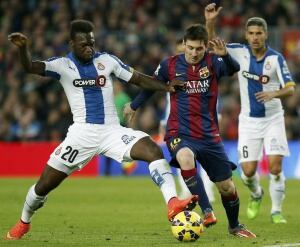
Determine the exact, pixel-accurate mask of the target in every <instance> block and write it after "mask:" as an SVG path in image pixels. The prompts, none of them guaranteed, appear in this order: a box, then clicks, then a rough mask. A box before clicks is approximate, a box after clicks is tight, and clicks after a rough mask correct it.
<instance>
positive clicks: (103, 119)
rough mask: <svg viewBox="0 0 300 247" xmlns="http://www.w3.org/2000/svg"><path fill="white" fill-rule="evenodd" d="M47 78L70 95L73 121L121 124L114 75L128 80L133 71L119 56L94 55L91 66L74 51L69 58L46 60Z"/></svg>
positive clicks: (68, 96)
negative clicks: (115, 96)
mask: <svg viewBox="0 0 300 247" xmlns="http://www.w3.org/2000/svg"><path fill="white" fill-rule="evenodd" d="M44 63H45V65H46V71H45V75H46V76H50V77H53V78H55V79H57V80H59V81H60V83H61V84H62V86H63V88H64V90H65V93H66V95H67V98H68V101H69V104H70V108H71V111H72V113H73V121H74V122H77V123H93V124H118V123H119V119H118V116H117V111H116V107H115V104H114V94H113V85H112V83H113V80H112V74H114V75H115V76H116V77H118V78H119V79H121V80H123V81H126V82H127V81H129V80H130V78H131V76H132V73H133V72H132V71H133V70H132V69H131V68H130V67H129V66H127V65H125V64H124V63H122V62H121V61H120V60H119V59H118V58H117V57H115V56H112V55H110V54H107V53H99V52H97V53H95V55H94V57H93V60H92V61H91V62H90V63H86V64H82V63H80V62H79V61H78V60H77V59H76V58H75V56H74V54H73V53H72V52H71V53H69V54H68V55H67V56H66V57H57V58H51V59H48V60H47V61H44Z"/></svg>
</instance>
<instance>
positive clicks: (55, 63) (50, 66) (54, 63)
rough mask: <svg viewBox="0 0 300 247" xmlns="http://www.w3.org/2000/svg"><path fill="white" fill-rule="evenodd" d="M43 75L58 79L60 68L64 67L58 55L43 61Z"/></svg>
mask: <svg viewBox="0 0 300 247" xmlns="http://www.w3.org/2000/svg"><path fill="white" fill-rule="evenodd" d="M43 63H44V64H45V76H48V77H51V78H53V79H56V80H60V77H61V72H62V69H63V68H64V64H63V59H62V58H60V57H52V58H49V59H47V60H45V61H43Z"/></svg>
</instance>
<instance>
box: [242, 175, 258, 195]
mask: <svg viewBox="0 0 300 247" xmlns="http://www.w3.org/2000/svg"><path fill="white" fill-rule="evenodd" d="M241 178H242V180H243V183H244V184H245V185H246V186H247V187H248V188H249V190H250V191H251V196H252V197H254V198H259V197H261V196H262V188H261V186H260V185H259V175H258V173H257V172H256V173H255V174H254V175H253V176H252V177H247V176H246V175H245V174H244V173H243V172H242V174H241Z"/></svg>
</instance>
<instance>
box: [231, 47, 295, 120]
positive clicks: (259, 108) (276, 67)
mask: <svg viewBox="0 0 300 247" xmlns="http://www.w3.org/2000/svg"><path fill="white" fill-rule="evenodd" d="M227 50H228V52H229V54H230V55H231V56H232V57H233V58H235V59H236V60H237V61H238V62H239V64H240V71H239V72H238V79H239V84H240V95H241V115H243V116H246V117H255V118H262V117H271V116H274V115H277V114H280V113H281V114H283V109H282V104H281V100H280V99H277V98H276V99H275V98H274V99H272V100H271V101H269V102H266V103H260V102H258V101H257V100H256V98H255V93H257V92H261V91H274V90H279V89H280V88H283V87H286V86H291V85H295V83H294V81H293V79H292V76H291V74H290V72H289V69H288V67H287V63H286V61H285V59H284V58H283V56H282V55H281V54H280V53H279V52H277V51H275V50H273V49H271V48H270V47H267V52H266V55H265V56H264V57H263V58H262V59H261V60H256V57H255V56H253V55H252V53H251V48H250V47H249V46H248V45H243V44H227Z"/></svg>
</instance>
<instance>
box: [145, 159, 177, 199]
mask: <svg viewBox="0 0 300 247" xmlns="http://www.w3.org/2000/svg"><path fill="white" fill-rule="evenodd" d="M149 171H150V175H151V177H152V180H153V181H154V183H155V184H156V185H158V186H159V188H160V190H161V192H162V194H163V197H164V199H165V201H166V203H168V202H169V200H170V199H171V198H173V197H177V193H176V186H175V181H174V177H173V174H172V171H171V168H170V166H169V164H168V162H167V161H166V160H165V159H160V160H155V161H153V162H151V163H150V164H149Z"/></svg>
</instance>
